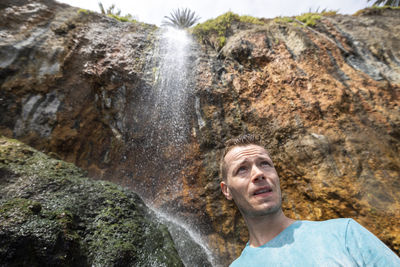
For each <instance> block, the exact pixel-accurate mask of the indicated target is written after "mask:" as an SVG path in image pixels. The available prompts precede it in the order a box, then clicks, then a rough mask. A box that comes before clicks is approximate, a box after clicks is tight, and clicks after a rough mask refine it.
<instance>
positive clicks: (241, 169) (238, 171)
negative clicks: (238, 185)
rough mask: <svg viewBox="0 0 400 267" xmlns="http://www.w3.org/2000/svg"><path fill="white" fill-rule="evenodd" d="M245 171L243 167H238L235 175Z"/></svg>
mask: <svg viewBox="0 0 400 267" xmlns="http://www.w3.org/2000/svg"><path fill="white" fill-rule="evenodd" d="M246 170H247V168H246V167H245V166H241V167H239V169H237V173H243V172H245V171H246Z"/></svg>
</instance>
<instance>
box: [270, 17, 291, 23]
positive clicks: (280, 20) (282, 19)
mask: <svg viewBox="0 0 400 267" xmlns="http://www.w3.org/2000/svg"><path fill="white" fill-rule="evenodd" d="M274 21H275V22H277V23H292V22H294V21H295V20H294V19H293V18H291V17H277V18H274Z"/></svg>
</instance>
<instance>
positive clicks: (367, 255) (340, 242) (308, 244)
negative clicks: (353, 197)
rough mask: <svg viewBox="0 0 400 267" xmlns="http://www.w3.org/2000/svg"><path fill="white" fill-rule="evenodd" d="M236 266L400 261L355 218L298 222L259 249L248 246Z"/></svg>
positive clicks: (394, 263)
mask: <svg viewBox="0 0 400 267" xmlns="http://www.w3.org/2000/svg"><path fill="white" fill-rule="evenodd" d="M231 266H232V267H237V266H243V267H244V266H245V267H252V266H257V267H258V266H291V267H292V266H296V267H297V266H299V267H300V266H307V267H308V266H346V267H347V266H384V267H390V266H397V267H400V258H399V257H398V256H397V255H396V254H395V253H394V252H393V251H391V250H390V249H389V248H388V247H387V246H386V245H385V244H384V243H383V242H382V241H380V240H379V239H378V238H377V237H376V236H374V235H373V234H372V233H371V232H369V231H368V230H367V229H365V228H364V227H362V226H361V225H359V224H358V223H357V222H356V221H354V220H353V219H333V220H328V221H323V222H313V221H296V222H294V223H293V224H291V225H290V226H289V227H287V228H286V229H285V230H283V231H282V232H281V233H280V234H279V235H277V236H276V237H275V238H274V239H272V240H271V241H269V242H267V243H266V244H264V245H262V246H260V247H256V248H253V247H250V246H249V245H248V244H247V245H246V247H245V248H244V250H243V251H242V254H241V255H240V257H239V258H237V259H236V260H235V261H234V262H233V263H232V264H231Z"/></svg>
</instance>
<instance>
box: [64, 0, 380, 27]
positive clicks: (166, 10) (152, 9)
mask: <svg viewBox="0 0 400 267" xmlns="http://www.w3.org/2000/svg"><path fill="white" fill-rule="evenodd" d="M57 1H58V2H62V3H66V4H69V5H71V6H75V7H80V8H84V9H89V10H92V11H96V12H100V9H99V5H98V2H99V0H85V1H82V0H57ZM101 2H102V4H103V6H104V8H105V9H106V8H107V7H109V6H110V5H111V4H113V3H114V4H115V5H116V7H118V8H119V9H120V10H121V13H122V15H124V14H127V13H130V14H131V15H133V16H134V18H135V19H137V20H139V21H141V22H146V23H150V24H156V25H158V26H160V25H161V23H162V21H163V19H164V16H169V14H170V13H171V11H172V10H175V9H177V8H189V9H190V10H192V11H194V12H196V14H197V15H198V16H199V17H200V18H201V19H200V22H204V21H206V20H208V19H212V18H215V17H218V16H219V15H222V14H223V13H225V12H228V11H232V12H234V13H237V14H239V15H251V16H254V17H257V18H275V17H279V16H295V15H299V14H301V13H305V12H308V11H309V10H310V9H311V10H312V11H316V10H317V9H318V8H319V10H320V11H321V10H322V9H327V10H336V11H338V12H339V13H340V14H354V13H355V12H356V11H357V10H360V9H363V8H365V7H367V6H371V5H372V2H367V0H314V1H313V0H301V1H298V0H281V1H279V0H278V1H276V0H275V1H273V0H196V1H193V0H186V1H185V0H118V1H117V0H101Z"/></svg>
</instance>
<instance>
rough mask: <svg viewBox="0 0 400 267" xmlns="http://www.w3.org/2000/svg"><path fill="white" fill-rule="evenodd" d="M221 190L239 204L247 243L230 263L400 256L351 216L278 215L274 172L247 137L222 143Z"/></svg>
mask: <svg viewBox="0 0 400 267" xmlns="http://www.w3.org/2000/svg"><path fill="white" fill-rule="evenodd" d="M221 175H222V182H221V190H222V193H223V194H224V195H225V197H226V198H227V199H228V200H233V201H234V202H235V204H236V206H237V207H238V208H239V210H240V212H241V213H242V215H243V218H244V220H245V222H246V225H247V228H248V230H249V235H250V238H249V242H248V243H247V245H246V247H245V248H244V249H243V251H242V254H241V256H240V257H239V258H238V259H236V260H235V261H234V262H233V263H232V264H231V266H385V267H386V266H400V258H399V257H397V256H396V254H395V253H393V252H392V251H391V250H390V249H389V248H388V247H387V246H386V245H385V244H383V243H382V242H381V241H380V240H379V239H378V238H376V237H375V236H374V235H373V234H371V233H370V232H369V231H368V230H366V229H365V228H363V227H362V226H361V225H359V224H358V223H357V222H355V221H354V220H352V219H333V220H328V221H323V222H312V221H295V220H293V219H290V218H288V217H286V216H285V214H283V211H282V208H281V204H282V198H281V189H280V185H279V176H278V174H277V172H276V170H275V168H274V165H273V162H272V160H271V158H270V156H269V154H268V152H267V151H266V150H265V148H264V147H263V146H262V145H261V143H260V141H259V140H258V139H257V138H256V137H255V136H253V135H244V136H240V137H238V138H235V139H231V140H229V141H228V142H227V143H226V148H225V153H224V155H223V157H222V159H221Z"/></svg>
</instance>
